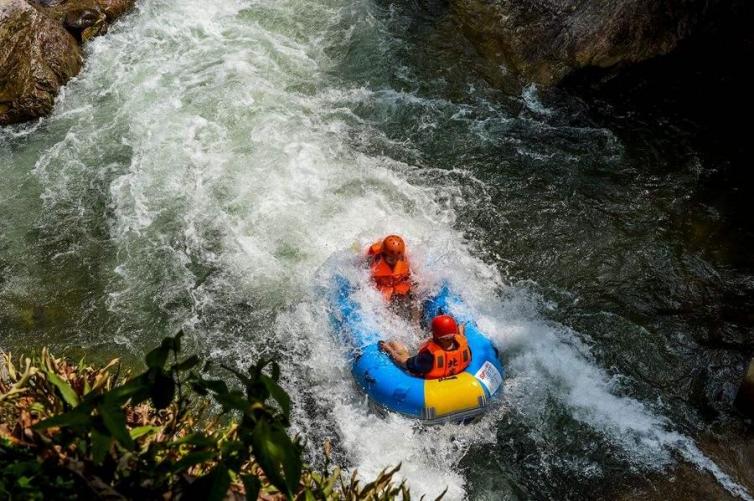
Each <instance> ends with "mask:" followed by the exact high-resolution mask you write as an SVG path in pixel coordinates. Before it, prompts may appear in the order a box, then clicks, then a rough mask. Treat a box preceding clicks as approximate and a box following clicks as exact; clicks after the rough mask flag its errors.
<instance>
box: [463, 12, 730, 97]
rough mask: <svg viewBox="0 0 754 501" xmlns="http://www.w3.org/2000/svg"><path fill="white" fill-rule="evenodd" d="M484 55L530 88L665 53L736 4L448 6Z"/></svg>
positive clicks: (713, 21)
mask: <svg viewBox="0 0 754 501" xmlns="http://www.w3.org/2000/svg"><path fill="white" fill-rule="evenodd" d="M450 3H451V8H452V11H453V15H454V17H455V18H456V20H457V22H458V23H459V25H460V26H461V27H462V29H463V30H464V32H465V33H466V35H467V36H468V37H469V38H470V39H471V40H472V41H473V43H474V44H475V45H476V46H477V48H478V49H479V51H480V52H481V53H482V54H483V55H484V56H485V57H486V58H488V59H490V60H491V61H492V62H493V63H495V64H496V65H502V67H504V68H506V69H507V70H510V71H512V72H514V73H516V74H518V75H520V76H521V77H522V78H523V79H524V80H525V81H527V82H534V83H537V84H540V85H546V86H547V85H554V84H557V83H558V82H560V81H561V80H562V79H563V78H565V77H566V76H568V75H569V74H571V73H573V72H574V71H576V70H579V69H582V68H613V67H616V66H620V65H624V64H627V63H636V62H640V61H644V60H647V59H649V58H652V57H654V56H658V55H663V54H667V53H668V52H670V51H672V50H673V49H675V48H676V47H677V46H678V44H679V43H680V42H682V41H683V40H685V39H686V38H688V37H690V36H691V35H693V34H694V33H696V32H697V31H698V30H700V29H702V28H706V27H708V26H709V25H710V24H714V23H716V22H717V21H716V20H717V18H718V16H720V15H721V13H723V12H725V13H727V11H728V10H729V9H731V8H737V7H738V6H739V4H743V2H740V1H738V0H656V1H652V0H578V1H572V0H450Z"/></svg>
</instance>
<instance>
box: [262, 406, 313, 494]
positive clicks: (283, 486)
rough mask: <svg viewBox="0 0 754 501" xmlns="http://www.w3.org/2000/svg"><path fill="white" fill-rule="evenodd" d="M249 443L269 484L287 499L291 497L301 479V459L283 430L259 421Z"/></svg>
mask: <svg viewBox="0 0 754 501" xmlns="http://www.w3.org/2000/svg"><path fill="white" fill-rule="evenodd" d="M251 441H252V449H253V451H254V457H255V458H256V460H257V462H258V463H259V466H261V467H262V470H264V473H265V475H266V476H267V478H268V479H269V481H270V483H272V485H274V486H275V487H277V488H278V489H280V491H281V492H284V493H287V495H288V496H289V497H291V496H293V493H294V492H295V491H296V488H297V487H298V482H299V479H300V477H301V457H300V454H299V450H298V448H297V447H296V446H295V445H294V444H293V442H291V439H290V438H289V437H288V435H287V434H286V433H285V430H283V429H282V428H281V427H279V426H277V425H272V426H270V425H269V424H268V423H267V421H265V420H260V421H258V422H257V425H256V426H255V427H254V431H253V433H252V437H251ZM281 470H282V471H281Z"/></svg>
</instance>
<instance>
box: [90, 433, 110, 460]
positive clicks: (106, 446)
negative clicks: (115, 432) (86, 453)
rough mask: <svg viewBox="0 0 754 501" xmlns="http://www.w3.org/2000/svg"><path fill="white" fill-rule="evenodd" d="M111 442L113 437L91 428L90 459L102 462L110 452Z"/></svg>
mask: <svg viewBox="0 0 754 501" xmlns="http://www.w3.org/2000/svg"><path fill="white" fill-rule="evenodd" d="M112 443H113V437H111V436H109V435H105V434H104V433H100V432H99V431H97V430H96V429H93V430H92V460H94V462H95V463H96V464H102V462H103V461H104V460H105V457H106V456H107V453H108V452H110V447H111V446H112Z"/></svg>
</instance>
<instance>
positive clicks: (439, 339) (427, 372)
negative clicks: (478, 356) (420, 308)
mask: <svg viewBox="0 0 754 501" xmlns="http://www.w3.org/2000/svg"><path fill="white" fill-rule="evenodd" d="M463 327H464V326H463V325H461V326H459V325H458V324H456V321H455V320H454V319H453V317H451V316H450V315H438V316H436V317H435V318H433V319H432V338H431V339H429V340H427V341H425V342H424V343H423V344H422V345H421V347H420V348H419V352H418V353H417V354H416V355H414V356H413V357H412V356H409V352H408V349H407V348H406V346H404V345H403V344H401V343H399V342H398V341H387V342H384V341H380V348H381V349H382V350H383V351H385V352H386V353H387V354H388V355H389V356H390V358H392V359H393V361H394V362H395V363H396V364H398V365H399V366H400V367H403V368H404V369H407V370H408V371H409V372H411V373H412V374H415V375H417V376H422V377H424V378H425V379H439V378H443V377H449V376H453V375H455V374H459V373H461V372H463V371H464V369H466V367H468V366H469V364H470V363H471V350H469V344H468V341H467V340H466V336H465V335H464V332H463V331H464V329H463Z"/></svg>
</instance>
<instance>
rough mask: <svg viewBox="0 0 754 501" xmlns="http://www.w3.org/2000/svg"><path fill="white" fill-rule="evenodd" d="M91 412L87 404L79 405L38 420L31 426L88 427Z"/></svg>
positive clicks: (36, 427)
mask: <svg viewBox="0 0 754 501" xmlns="http://www.w3.org/2000/svg"><path fill="white" fill-rule="evenodd" d="M91 412H92V410H91V408H90V407H89V406H83V405H80V406H78V407H76V408H75V409H73V410H70V411H68V412H65V413H63V414H58V415H57V416H52V417H49V418H47V419H45V420H44V421H40V422H39V423H37V424H35V425H34V426H33V427H32V428H34V429H36V430H46V429H47V428H53V427H55V426H57V427H59V428H69V427H89V426H91V424H92V416H91Z"/></svg>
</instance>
